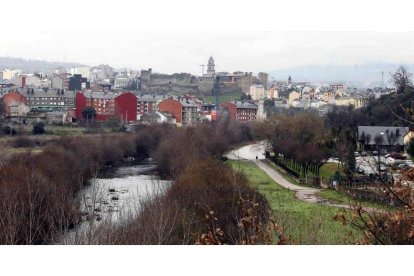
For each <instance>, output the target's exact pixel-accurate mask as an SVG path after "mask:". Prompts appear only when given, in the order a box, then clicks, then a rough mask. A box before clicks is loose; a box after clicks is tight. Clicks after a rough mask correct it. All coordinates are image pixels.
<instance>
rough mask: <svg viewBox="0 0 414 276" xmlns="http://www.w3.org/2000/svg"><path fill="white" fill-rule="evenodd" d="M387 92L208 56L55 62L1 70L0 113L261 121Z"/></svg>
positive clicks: (66, 118) (11, 117)
mask: <svg viewBox="0 0 414 276" xmlns="http://www.w3.org/2000/svg"><path fill="white" fill-rule="evenodd" d="M205 66H206V68H207V70H206V72H204V67H205ZM392 92H394V90H393V88H388V87H386V86H384V85H383V86H382V87H372V88H368V89H359V88H356V87H349V86H347V85H346V84H342V83H326V84H312V83H308V82H295V81H294V80H293V79H292V77H291V76H289V78H288V79H287V80H274V78H271V79H270V78H269V75H268V74H267V73H265V72H259V73H258V74H257V76H255V75H253V74H252V73H251V72H241V71H235V72H233V73H228V72H216V70H215V60H214V59H213V57H210V58H209V59H208V61H207V65H202V74H201V75H200V76H194V75H191V74H188V73H174V74H171V75H168V74H161V73H154V72H153V70H152V69H147V70H124V71H122V70H115V69H114V68H112V67H110V66H108V65H99V66H93V67H90V66H79V67H72V68H64V67H60V68H56V70H54V72H22V70H19V69H3V70H2V71H0V99H1V102H2V116H3V117H4V119H5V120H6V121H7V122H9V123H11V124H26V125H30V124H34V123H37V122H44V123H47V124H55V125H70V124H73V125H80V123H84V122H85V121H86V119H92V120H93V121H95V122H98V123H103V122H105V121H107V120H108V119H112V120H118V121H119V122H122V123H123V124H125V125H134V124H138V123H141V124H154V123H169V124H175V125H177V126H186V125H194V124H197V123H200V122H202V121H205V120H207V121H224V120H226V118H229V119H234V120H238V121H240V122H248V121H256V120H257V121H262V120H264V119H265V118H266V117H267V116H271V115H272V114H275V113H288V112H300V111H301V110H307V111H309V112H313V113H315V114H317V115H319V116H323V115H325V114H327V113H328V112H329V111H330V110H332V107H333V106H343V107H352V108H355V109H358V108H361V107H363V106H365V105H366V103H367V102H368V101H369V99H370V98H374V99H377V98H379V97H380V96H381V95H385V94H389V93H392ZM85 110H89V112H90V113H85ZM16 129H17V128H16ZM6 131H7V130H6Z"/></svg>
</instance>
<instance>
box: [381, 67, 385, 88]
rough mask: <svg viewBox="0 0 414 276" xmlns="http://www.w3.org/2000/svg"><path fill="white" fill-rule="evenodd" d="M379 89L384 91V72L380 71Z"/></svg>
mask: <svg viewBox="0 0 414 276" xmlns="http://www.w3.org/2000/svg"><path fill="white" fill-rule="evenodd" d="M381 89H384V71H381Z"/></svg>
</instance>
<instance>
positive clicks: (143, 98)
mask: <svg viewBox="0 0 414 276" xmlns="http://www.w3.org/2000/svg"><path fill="white" fill-rule="evenodd" d="M165 99H166V96H165V95H155V94H152V95H140V96H137V120H139V119H140V117H141V116H142V115H143V114H145V113H151V112H153V111H158V104H159V103H160V102H161V101H162V100H165Z"/></svg>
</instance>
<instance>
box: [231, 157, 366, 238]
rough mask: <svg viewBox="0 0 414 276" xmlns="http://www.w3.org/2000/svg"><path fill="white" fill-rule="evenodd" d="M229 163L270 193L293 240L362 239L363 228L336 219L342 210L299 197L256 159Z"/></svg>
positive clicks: (273, 206)
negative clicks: (257, 163)
mask: <svg viewBox="0 0 414 276" xmlns="http://www.w3.org/2000/svg"><path fill="white" fill-rule="evenodd" d="M226 164H228V165H229V166H231V167H232V168H233V169H235V170H237V171H242V172H243V173H244V174H245V175H246V176H247V177H248V179H249V180H250V183H251V185H253V186H254V187H256V188H257V189H258V191H259V192H260V193H262V194H263V195H265V196H266V198H267V200H268V202H269V204H270V207H271V210H272V217H273V219H274V220H275V221H276V223H278V224H279V225H280V226H281V227H282V229H283V231H284V233H285V235H286V236H287V237H288V239H289V243H291V244H352V243H355V242H357V241H358V240H360V239H361V238H362V233H360V232H359V231H357V230H355V229H352V228H350V227H349V226H344V225H342V224H341V223H339V222H337V221H334V219H333V217H334V216H335V214H337V213H338V211H339V209H337V208H334V207H329V206H325V205H320V204H312V203H307V202H303V201H300V200H298V199H296V198H295V195H294V192H293V191H290V190H287V189H285V188H283V187H281V186H279V185H278V184H277V183H275V182H274V181H273V180H272V179H271V178H270V177H269V176H268V175H267V174H266V173H265V172H263V171H262V170H261V169H260V168H258V167H257V166H256V165H255V164H254V163H253V162H250V161H230V160H229V161H226ZM342 211H343V212H348V211H346V210H342Z"/></svg>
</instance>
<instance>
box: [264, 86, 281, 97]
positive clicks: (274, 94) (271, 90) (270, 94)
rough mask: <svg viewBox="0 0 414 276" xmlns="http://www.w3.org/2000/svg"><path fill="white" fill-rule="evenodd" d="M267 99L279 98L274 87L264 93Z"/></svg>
mask: <svg viewBox="0 0 414 276" xmlns="http://www.w3.org/2000/svg"><path fill="white" fill-rule="evenodd" d="M266 94H267V98H268V99H272V100H273V99H277V98H279V91H278V90H277V88H276V86H272V87H271V88H270V89H269V90H267V92H266Z"/></svg>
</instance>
